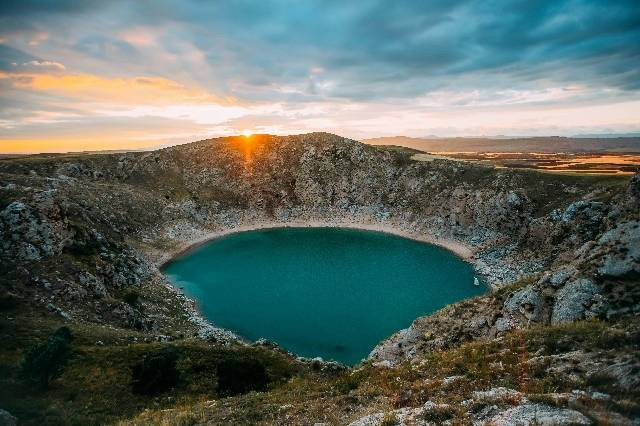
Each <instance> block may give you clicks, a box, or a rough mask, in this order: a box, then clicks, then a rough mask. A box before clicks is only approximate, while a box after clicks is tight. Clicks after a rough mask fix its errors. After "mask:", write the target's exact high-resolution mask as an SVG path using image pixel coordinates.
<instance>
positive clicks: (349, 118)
mask: <svg viewBox="0 0 640 426" xmlns="http://www.w3.org/2000/svg"><path fill="white" fill-rule="evenodd" d="M365 3H366V5H362V4H360V5H355V4H354V5H351V4H330V5H327V4H326V3H325V2H313V1H312V2H299V3H295V4H291V3H289V2H278V1H274V2H269V4H268V5H264V6H263V7H255V6H254V5H251V4H248V3H229V4H227V5H225V6H224V7H219V6H217V5H214V4H210V5H207V4H202V3H200V2H191V1H187V2H179V3H178V2H173V1H172V0H163V1H161V2H160V4H158V7H155V8H153V9H154V13H152V14H149V13H148V12H149V11H148V10H146V9H145V7H142V6H141V5H138V4H137V3H135V2H131V3H121V4H117V5H116V4H109V3H108V2H105V3H104V4H102V3H100V4H96V5H94V7H85V4H84V3H83V2H74V1H71V2H69V3H68V4H67V5H66V6H65V7H60V8H49V7H44V5H40V6H39V5H38V3H37V2H36V3H28V4H26V3H25V4H24V5H22V6H11V5H10V4H9V3H7V4H6V5H4V6H2V8H0V24H1V25H0V152H41V151H75V150H94V149H127V148H130V149H141V148H143V149H147V148H152V147H157V146H166V145H171V144H176V143H183V142H188V141H193V140H198V139H203V138H207V137H216V136H224V135H237V134H243V135H245V136H247V132H248V133H271V134H295V133H305V132H311V131H329V132H334V133H339V134H341V135H344V136H348V137H352V138H355V139H361V138H367V137H377V136H393V135H406V136H414V137H416V136H417V137H419V136H427V135H435V136H470V135H506V136H514V135H530V136H541V135H561V136H569V135H579V134H599V133H609V134H610V133H626V134H629V133H640V113H639V112H638V111H640V86H639V85H638V81H640V71H639V70H640V66H639V65H640V64H639V60H640V59H639V58H640V51H639V48H638V43H637V40H640V25H638V24H639V23H640V9H638V8H637V7H636V6H635V3H634V2H625V1H621V2H615V3H610V2H607V3H604V2H599V1H589V0H579V1H578V2H573V1H571V2H569V1H560V2H548V3H544V4H536V5H533V4H531V5H529V4H528V3H517V4H515V3H496V4H493V3H492V2H489V3H477V2H469V1H466V0H462V1H459V2H450V3H446V4H443V5H439V4H438V5H436V4H432V3H429V2H425V3H421V4H416V3H415V2H394V3H393V4H389V3H388V2H379V1H377V0H372V1H367V2H365ZM496 10H499V11H500V13H496ZM16 22H18V23H19V24H16ZM71 28H73V31H71V30H70V29H71ZM240 29H242V30H240ZM327 34H330V36H327ZM576 70H580V72H576ZM247 129H250V130H247Z"/></svg>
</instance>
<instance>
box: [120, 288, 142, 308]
mask: <svg viewBox="0 0 640 426" xmlns="http://www.w3.org/2000/svg"><path fill="white" fill-rule="evenodd" d="M122 301H123V302H125V303H126V304H128V305H129V306H131V307H134V308H135V307H136V306H138V304H139V303H140V293H139V292H138V291H137V290H127V291H125V292H124V293H123V295H122Z"/></svg>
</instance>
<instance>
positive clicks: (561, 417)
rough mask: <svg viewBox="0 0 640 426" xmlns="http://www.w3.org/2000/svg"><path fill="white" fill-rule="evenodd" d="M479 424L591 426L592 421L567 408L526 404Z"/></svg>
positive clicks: (502, 425)
mask: <svg viewBox="0 0 640 426" xmlns="http://www.w3.org/2000/svg"><path fill="white" fill-rule="evenodd" d="M479 424H491V425H495V426H511V425H522V426H526V425H540V426H554V425H590V424H592V422H591V420H589V418H587V417H586V416H585V415H584V414H582V413H580V412H578V411H575V410H569V409H566V408H555V407H551V406H548V405H542V404H533V403H525V404H522V405H518V406H516V407H513V408H509V409H508V410H505V411H503V412H501V413H499V414H497V415H495V416H494V417H492V418H491V419H490V420H489V421H488V422H481V423H479Z"/></svg>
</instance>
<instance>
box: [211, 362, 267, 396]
mask: <svg viewBox="0 0 640 426" xmlns="http://www.w3.org/2000/svg"><path fill="white" fill-rule="evenodd" d="M217 375H218V393H219V394H220V395H223V396H232V395H239V394H243V393H247V392H250V391H252V390H255V391H264V390H266V388H267V385H268V384H269V376H268V375H267V370H266V369H265V367H264V364H263V363H262V362H260V361H259V360H257V359H254V358H237V359H234V358H227V359H224V360H221V361H220V362H219V363H218V365H217Z"/></svg>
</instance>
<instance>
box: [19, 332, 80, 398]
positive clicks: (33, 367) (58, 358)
mask: <svg viewBox="0 0 640 426" xmlns="http://www.w3.org/2000/svg"><path fill="white" fill-rule="evenodd" d="M72 340H73V336H72V334H71V330H69V328H68V327H60V328H59V329H58V330H56V332H55V333H53V335H51V336H50V337H49V338H48V339H47V340H46V341H44V342H41V343H38V344H36V345H35V346H33V347H32V348H31V349H30V350H29V351H28V352H27V354H26V355H25V357H24V359H23V360H22V362H21V363H20V376H21V377H22V378H23V379H25V380H27V381H28V382H31V383H32V384H34V385H37V386H38V387H40V388H42V389H46V388H48V387H49V383H50V382H51V380H52V379H54V378H56V377H58V376H60V375H61V374H62V371H63V370H64V367H65V366H66V365H67V362H68V361H69V358H70V357H71V341H72Z"/></svg>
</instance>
